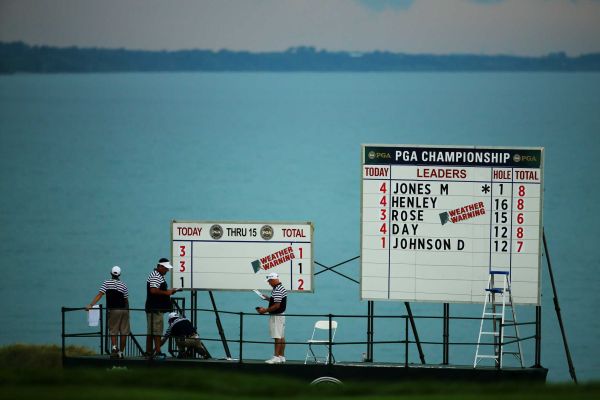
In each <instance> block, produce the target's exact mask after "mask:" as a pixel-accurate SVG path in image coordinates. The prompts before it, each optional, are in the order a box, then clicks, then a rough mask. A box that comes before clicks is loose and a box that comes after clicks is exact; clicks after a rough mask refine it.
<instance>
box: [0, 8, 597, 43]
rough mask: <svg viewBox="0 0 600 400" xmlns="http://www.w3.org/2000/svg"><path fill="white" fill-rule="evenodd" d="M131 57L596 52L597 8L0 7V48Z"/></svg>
mask: <svg viewBox="0 0 600 400" xmlns="http://www.w3.org/2000/svg"><path fill="white" fill-rule="evenodd" d="M16 40H20V41H24V42H27V43H30V44H48V45H55V46H72V45H75V46H81V47H89V46H94V47H111V48H115V47H125V48H132V49H154V50H159V49H166V50H175V49H191V48H202V49H215V50H218V49H231V50H250V51H272V50H276V51H278V50H285V49H287V48H289V47H292V46H300V45H307V46H314V47H317V48H319V49H327V50H352V51H370V50H389V51H394V52H407V53H485V54H498V53H502V54H519V55H540V54H547V53H549V52H556V51H566V52H567V53H568V54H570V55H577V54H581V53H590V52H600V0H197V1H192V0H37V1H36V0H0V41H16Z"/></svg>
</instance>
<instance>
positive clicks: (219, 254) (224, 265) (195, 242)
mask: <svg viewBox="0 0 600 400" xmlns="http://www.w3.org/2000/svg"><path fill="white" fill-rule="evenodd" d="M312 238H313V225H312V223H310V222H303V223H281V222H239V223H238V222H181V221H173V222H172V223H171V252H172V253H171V254H172V256H171V259H172V260H173V271H172V279H173V280H172V287H180V288H183V289H191V290H196V289H200V290H252V289H265V288H267V287H269V286H268V283H267V282H266V276H267V275H268V274H269V273H271V272H277V273H278V274H279V280H280V281H281V283H282V284H283V286H284V287H285V288H286V289H287V290H288V291H290V290H291V291H297V292H312V291H313V251H312Z"/></svg>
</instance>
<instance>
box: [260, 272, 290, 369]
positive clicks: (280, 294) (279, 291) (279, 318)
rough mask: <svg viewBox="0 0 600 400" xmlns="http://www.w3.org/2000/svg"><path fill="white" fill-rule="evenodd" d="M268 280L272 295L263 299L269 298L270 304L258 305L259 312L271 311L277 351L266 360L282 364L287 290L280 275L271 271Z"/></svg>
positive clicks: (270, 326)
mask: <svg viewBox="0 0 600 400" xmlns="http://www.w3.org/2000/svg"><path fill="white" fill-rule="evenodd" d="M267 282H269V285H271V287H272V288H273V290H272V291H271V297H267V296H264V295H263V299H265V300H269V306H268V307H267V308H265V307H256V311H257V312H258V313H259V314H266V313H269V314H270V317H269V331H270V333H271V337H272V338H273V340H274V341H275V352H274V354H273V357H272V358H270V359H268V360H267V361H265V362H266V363H267V364H281V363H284V362H285V315H284V312H285V308H286V306H287V290H285V288H284V287H283V285H282V284H281V282H280V281H279V275H278V274H277V273H276V272H271V273H270V274H269V275H267Z"/></svg>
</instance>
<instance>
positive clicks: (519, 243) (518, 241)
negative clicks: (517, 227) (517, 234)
mask: <svg viewBox="0 0 600 400" xmlns="http://www.w3.org/2000/svg"><path fill="white" fill-rule="evenodd" d="M517 244H518V245H519V247H517V253H520V252H521V249H522V248H523V241H522V240H517Z"/></svg>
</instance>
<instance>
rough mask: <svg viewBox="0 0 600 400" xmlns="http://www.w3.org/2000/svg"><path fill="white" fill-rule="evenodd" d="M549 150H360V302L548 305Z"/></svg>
mask: <svg viewBox="0 0 600 400" xmlns="http://www.w3.org/2000/svg"><path fill="white" fill-rule="evenodd" d="M543 153H544V151H543V148H509V147H507V148H500V147H474V146H471V147H466V146H465V147H454V146H405V145H363V146H362V155H361V157H362V216H361V272H360V274H361V298H362V299H365V300H403V301H432V302H444V303H446V302H459V303H460V302H462V303H481V302H483V299H484V293H485V291H484V289H485V288H486V287H487V281H488V277H489V272H490V270H493V271H505V272H509V279H510V282H511V288H512V296H513V302H514V303H515V304H536V305H537V304H539V303H540V263H541V257H540V254H541V244H542V241H541V234H542V198H543Z"/></svg>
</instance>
